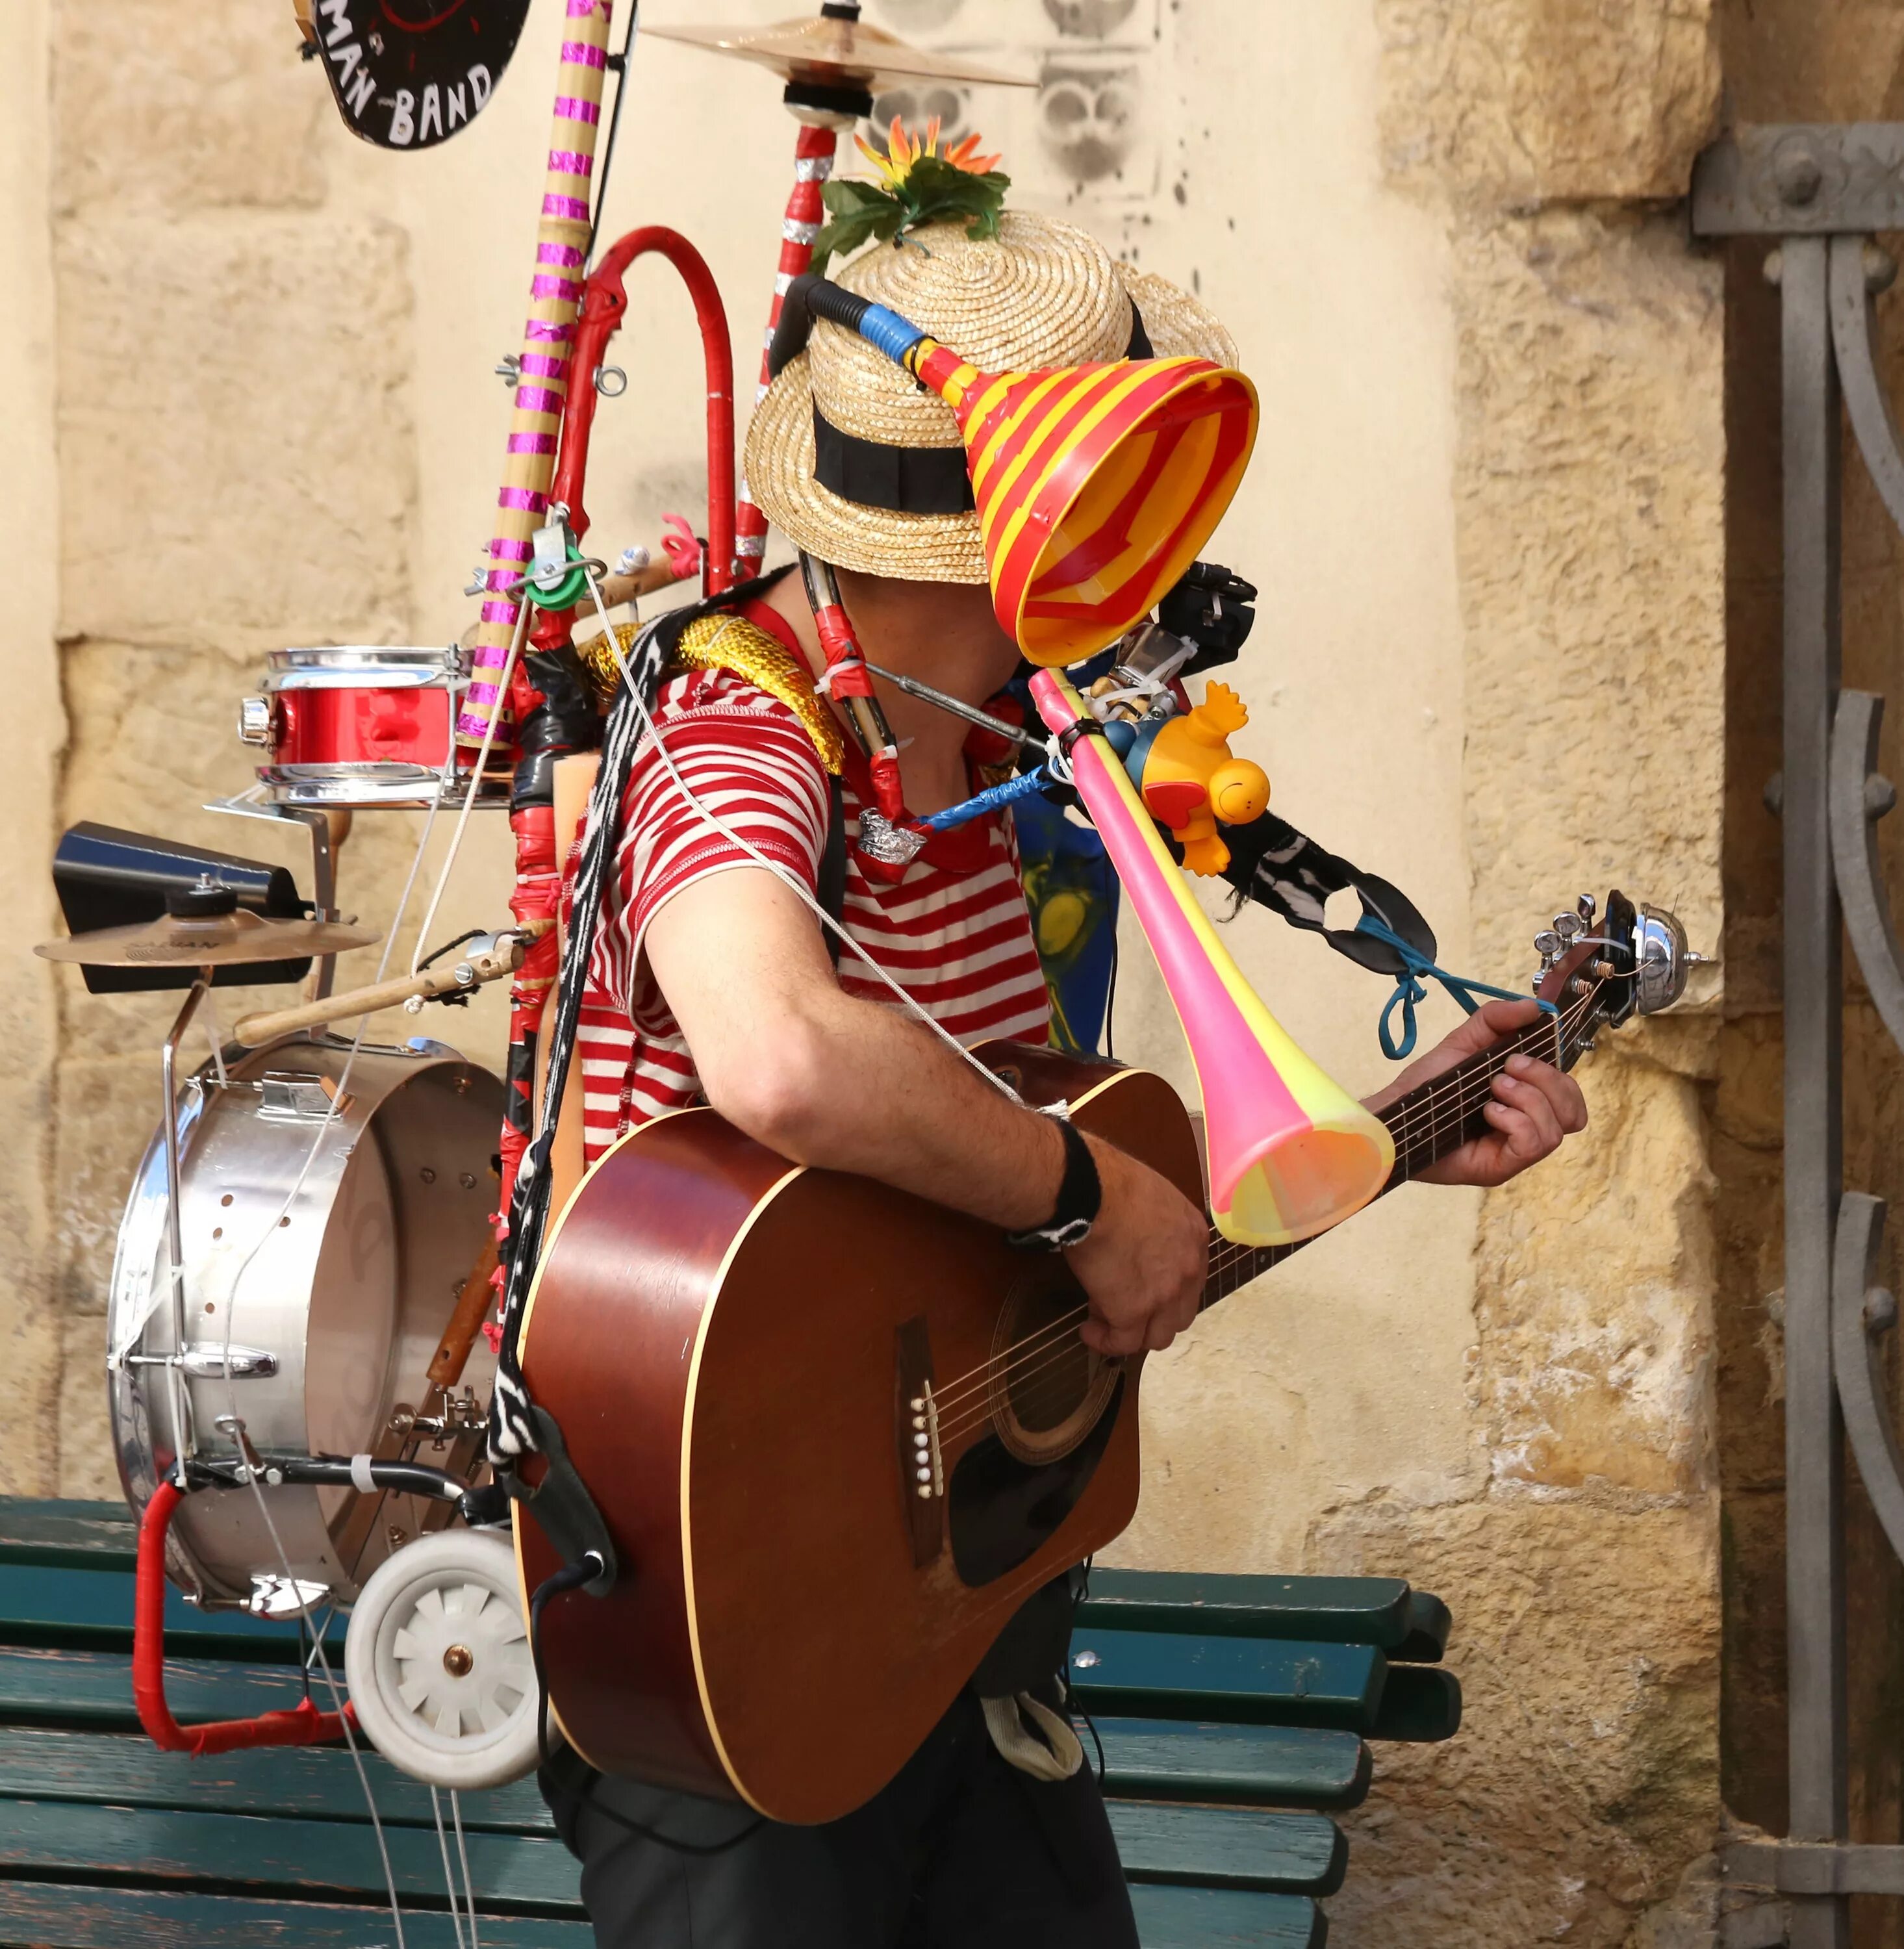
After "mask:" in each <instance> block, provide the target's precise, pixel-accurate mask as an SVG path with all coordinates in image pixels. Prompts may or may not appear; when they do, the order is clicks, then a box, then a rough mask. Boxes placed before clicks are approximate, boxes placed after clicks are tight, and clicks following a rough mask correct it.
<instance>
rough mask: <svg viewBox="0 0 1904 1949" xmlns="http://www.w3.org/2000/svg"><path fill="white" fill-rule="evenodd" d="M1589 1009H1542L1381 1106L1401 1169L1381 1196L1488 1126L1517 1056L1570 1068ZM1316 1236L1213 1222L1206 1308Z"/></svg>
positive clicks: (1205, 1286)
mask: <svg viewBox="0 0 1904 1949" xmlns="http://www.w3.org/2000/svg"><path fill="white" fill-rule="evenodd" d="M1585 1014H1586V1011H1585V1009H1583V1008H1581V1007H1579V1006H1574V1007H1570V1008H1569V1009H1567V1012H1566V1013H1565V1014H1564V1015H1541V1016H1540V1017H1539V1018H1538V1019H1536V1021H1532V1022H1530V1023H1529V1024H1527V1027H1525V1028H1524V1029H1521V1030H1519V1031H1518V1032H1517V1033H1516V1034H1514V1035H1512V1036H1511V1037H1509V1038H1508V1040H1506V1041H1505V1042H1503V1043H1496V1045H1495V1046H1494V1047H1493V1048H1492V1049H1483V1051H1482V1052H1481V1053H1480V1055H1471V1056H1470V1057H1469V1058H1468V1060H1467V1061H1466V1062H1464V1063H1462V1064H1461V1065H1459V1067H1458V1068H1454V1069H1451V1070H1449V1071H1446V1074H1443V1075H1440V1076H1437V1077H1431V1078H1430V1080H1428V1081H1427V1082H1426V1083H1418V1084H1417V1085H1416V1086H1415V1088H1414V1089H1412V1090H1410V1091H1409V1093H1408V1094H1407V1095H1406V1096H1400V1097H1397V1098H1396V1100H1395V1101H1394V1102H1393V1103H1390V1104H1389V1105H1387V1107H1386V1108H1384V1109H1382V1110H1381V1111H1378V1112H1377V1114H1378V1115H1379V1116H1380V1117H1381V1120H1382V1121H1383V1122H1384V1124H1387V1126H1388V1128H1389V1130H1390V1133H1391V1134H1392V1135H1393V1137H1394V1139H1395V1168H1394V1169H1393V1170H1392V1171H1390V1173H1389V1174H1388V1181H1387V1183H1385V1184H1384V1186H1382V1188H1381V1190H1380V1191H1378V1192H1377V1193H1376V1194H1375V1195H1376V1196H1377V1197H1378V1198H1385V1197H1386V1196H1387V1195H1388V1193H1389V1192H1391V1191H1393V1189H1395V1188H1396V1186H1397V1185H1400V1184H1405V1183H1408V1181H1409V1179H1410V1178H1411V1177H1418V1176H1419V1175H1420V1173H1421V1172H1423V1171H1424V1170H1427V1168H1428V1167H1429V1166H1430V1165H1431V1164H1439V1163H1440V1161H1441V1160H1442V1159H1443V1158H1445V1157H1446V1156H1448V1155H1449V1154H1450V1153H1451V1152H1455V1151H1458V1150H1459V1149H1461V1145H1463V1144H1464V1143H1468V1142H1471V1140H1472V1139H1474V1138H1476V1137H1477V1136H1480V1135H1481V1134H1482V1133H1483V1132H1484V1131H1485V1130H1487V1128H1488V1124H1487V1123H1486V1120H1485V1119H1484V1118H1483V1115H1482V1112H1483V1111H1484V1110H1485V1109H1486V1107H1487V1105H1488V1104H1489V1102H1491V1101H1492V1099H1493V1085H1494V1079H1495V1077H1497V1076H1499V1074H1501V1072H1502V1070H1503V1069H1505V1068H1506V1066H1507V1062H1508V1058H1509V1057H1510V1056H1511V1055H1532V1056H1537V1057H1539V1058H1540V1059H1541V1060H1542V1062H1551V1063H1553V1064H1555V1065H1556V1067H1558V1068H1561V1069H1570V1068H1572V1067H1573V1063H1574V1062H1575V1060H1576V1058H1577V1057H1578V1055H1579V1043H1578V1041H1577V1040H1576V1037H1577V1035H1578V1031H1579V1023H1580V1021H1581V1020H1582V1018H1583V1017H1584V1015H1585ZM1317 1236H1321V1235H1320V1234H1318V1235H1317ZM1309 1243H1311V1241H1310V1240H1309V1239H1297V1241H1296V1242H1295V1243H1294V1245H1236V1244H1234V1243H1232V1241H1230V1240H1229V1239H1225V1237H1224V1236H1223V1235H1222V1233H1220V1232H1219V1231H1218V1230H1217V1229H1216V1226H1214V1225H1213V1226H1211V1227H1210V1276H1209V1278H1208V1279H1207V1282H1206V1283H1205V1285H1204V1300H1203V1303H1204V1307H1212V1306H1214V1305H1215V1304H1216V1302H1217V1301H1219V1299H1227V1298H1228V1297H1229V1296H1230V1295H1231V1294H1232V1293H1233V1292H1235V1291H1236V1290H1237V1289H1238V1288H1239V1287H1241V1286H1245V1285H1248V1284H1249V1282H1250V1280H1252V1279H1259V1278H1260V1277H1261V1276H1263V1273H1266V1272H1268V1271H1269V1270H1270V1268H1271V1267H1272V1266H1279V1265H1281V1264H1282V1262H1283V1260H1285V1259H1287V1258H1288V1257H1291V1255H1292V1254H1294V1253H1297V1252H1300V1251H1301V1250H1302V1249H1303V1246H1305V1245H1308V1244H1309Z"/></svg>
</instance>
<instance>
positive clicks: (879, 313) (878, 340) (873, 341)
mask: <svg viewBox="0 0 1904 1949" xmlns="http://www.w3.org/2000/svg"><path fill="white" fill-rule="evenodd" d="M859 335H860V337H862V338H863V339H864V340H865V341H866V343H868V345H871V346H874V347H877V349H878V350H880V351H881V352H883V353H885V354H886V356H887V358H889V359H891V360H892V362H893V364H894V365H904V364H905V355H906V354H907V353H909V352H910V351H911V350H912V348H913V347H914V346H915V345H917V344H918V342H919V341H920V340H921V339H922V338H924V337H925V336H926V335H927V334H925V333H924V332H923V331H921V330H920V329H919V328H918V326H917V325H915V324H913V323H912V321H911V320H910V319H903V318H902V317H900V316H899V313H898V312H896V311H888V310H887V309H886V307H885V306H884V305H868V306H867V307H866V316H865V317H864V318H862V319H861V320H860V321H859Z"/></svg>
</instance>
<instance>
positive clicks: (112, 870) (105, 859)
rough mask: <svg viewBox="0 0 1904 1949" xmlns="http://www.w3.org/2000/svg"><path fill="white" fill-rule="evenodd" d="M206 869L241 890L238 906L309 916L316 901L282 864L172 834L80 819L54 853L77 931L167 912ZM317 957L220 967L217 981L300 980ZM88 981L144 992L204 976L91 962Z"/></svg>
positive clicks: (279, 915)
mask: <svg viewBox="0 0 1904 1949" xmlns="http://www.w3.org/2000/svg"><path fill="white" fill-rule="evenodd" d="M207 874H210V876H211V877H212V878H213V879H214V880H216V881H219V882H220V883H221V884H223V885H225V886H228V887H231V888H232V889H233V890H234V891H235V892H236V893H237V894H238V905H239V906H241V907H244V908H247V909H249V910H250V912H253V913H255V914H263V915H268V916H269V918H270V919H273V920H305V919H309V917H310V915H311V913H312V908H311V904H310V903H309V901H308V900H304V899H303V898H301V897H300V895H299V894H298V891H297V881H295V880H294V879H293V878H291V875H290V871H289V869H287V868H286V867H283V866H266V864H265V863H263V861H262V860H259V859H238V858H237V857H235V856H234V855H233V854H231V853H207V852H206V851H204V850H203V849H202V848H200V847H197V846H186V845H184V844H181V843H180V842H179V841H176V840H172V839H154V838H151V837H149V836H148V835H147V834H145V833H143V832H120V830H119V829H118V828H116V826H110V825H93V824H92V822H90V821H88V822H85V823H84V824H82V825H76V826H73V828H70V830H69V831H68V832H67V833H66V834H65V835H64V836H63V837H62V838H61V841H60V844H59V847H58V850H57V851H56V852H55V853H54V855H53V885H54V890H55V891H57V894H59V897H60V911H61V912H62V913H63V914H64V915H65V916H66V925H67V931H68V932H69V933H70V934H91V933H92V932H93V931H94V930H95V928H102V927H136V926H138V925H140V924H141V922H146V921H154V920H157V919H160V918H161V916H163V914H164V912H165V910H166V894H169V893H178V892H181V891H183V890H184V889H185V888H186V887H195V886H197V884H198V882H199V881H200V879H201V878H203V877H204V876H205V875H207ZM310 965H311V963H310V960H309V956H306V958H305V959H303V960H302V961H262V962H251V963H249V964H247V965H243V966H238V967H231V968H219V969H217V970H216V971H215V972H214V974H213V977H212V985H213V987H218V988H250V987H261V986H266V985H269V984H275V983H278V982H285V981H302V980H303V978H304V976H305V975H306V974H307V973H309V970H310ZM81 972H82V973H83V974H84V975H85V978H86V987H87V990H88V991H89V993H92V994H95V995H129V994H138V993H144V992H145V991H146V990H151V989H156V988H189V987H191V984H192V983H193V982H194V981H196V980H197V970H196V969H195V968H82V970H81Z"/></svg>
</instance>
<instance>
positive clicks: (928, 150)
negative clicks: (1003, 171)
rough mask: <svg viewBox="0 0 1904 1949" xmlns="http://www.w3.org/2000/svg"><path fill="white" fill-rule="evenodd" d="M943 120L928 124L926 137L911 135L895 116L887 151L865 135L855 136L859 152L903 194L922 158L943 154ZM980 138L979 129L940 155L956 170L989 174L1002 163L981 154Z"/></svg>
mask: <svg viewBox="0 0 1904 1949" xmlns="http://www.w3.org/2000/svg"><path fill="white" fill-rule="evenodd" d="M939 129H940V121H939V117H937V116H936V115H935V116H933V118H932V120H930V122H928V123H927V124H926V132H925V134H924V136H923V137H921V136H917V135H908V134H907V133H906V132H905V123H902V121H901V120H899V117H897V116H896V115H895V116H894V117H893V126H891V128H890V129H888V130H887V133H886V153H885V154H884V155H883V156H882V155H881V154H880V153H879V151H877V149H875V148H874V147H873V145H871V143H870V142H869V141H867V139H866V138H865V136H864V135H856V136H854V138H853V141H854V142H855V144H856V145H857V146H858V148H859V153H860V154H862V156H864V157H865V158H866V160H867V161H868V162H869V163H871V164H872V165H873V166H874V168H875V169H877V170H878V171H879V173H880V174H881V176H884V178H885V179H886V182H887V187H888V188H890V189H891V190H892V191H893V193H894V194H896V195H899V194H904V192H905V186H906V181H907V179H908V178H909V176H911V175H912V171H913V168H914V166H915V164H917V163H918V162H919V160H921V157H926V156H934V157H936V156H938V155H939ZM978 145H979V138H978V135H977V132H974V133H973V134H971V135H968V136H966V137H965V138H964V140H963V141H959V142H957V143H955V144H954V145H953V146H952V148H949V149H948V150H947V151H946V153H945V154H944V155H943V157H940V160H941V161H943V162H946V163H950V164H951V165H952V167H953V168H954V169H962V170H963V171H964V173H966V174H967V175H968V176H987V175H989V174H990V173H991V172H992V170H993V169H995V168H996V167H997V166H998V164H999V157H996V156H981V155H980V154H979V153H978Z"/></svg>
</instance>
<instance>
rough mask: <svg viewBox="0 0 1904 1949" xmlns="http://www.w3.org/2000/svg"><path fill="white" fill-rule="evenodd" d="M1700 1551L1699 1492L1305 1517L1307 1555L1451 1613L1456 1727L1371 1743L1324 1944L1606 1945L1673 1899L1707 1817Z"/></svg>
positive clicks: (1707, 1510) (1709, 1727) (1713, 1710)
mask: <svg viewBox="0 0 1904 1949" xmlns="http://www.w3.org/2000/svg"><path fill="white" fill-rule="evenodd" d="M1713 1559H1714V1528H1713V1507H1712V1505H1711V1502H1710V1498H1707V1497H1695V1498H1694V1499H1692V1500H1689V1501H1688V1502H1687V1503H1683V1504H1681V1505H1678V1506H1667V1507H1658V1508H1654V1509H1648V1510H1645V1511H1638V1512H1620V1511H1617V1510H1615V1509H1611V1508H1609V1507H1607V1506H1604V1505H1600V1504H1596V1503H1594V1502H1592V1501H1589V1500H1585V1499H1581V1498H1575V1497H1567V1498H1565V1499H1564V1500H1553V1499H1544V1500H1539V1501H1535V1500H1531V1499H1528V1500H1523V1499H1520V1498H1518V1497H1516V1498H1512V1499H1503V1498H1502V1497H1500V1496H1499V1495H1496V1496H1494V1497H1489V1498H1488V1499H1487V1500H1485V1501H1483V1502H1479V1503H1471V1504H1468V1505H1466V1506H1463V1507H1461V1508H1460V1509H1453V1510H1438V1511H1434V1512H1427V1513H1424V1512H1405V1511H1400V1510H1396V1509H1390V1508H1370V1509H1356V1510H1350V1511H1346V1512H1343V1513H1342V1514H1341V1515H1337V1516H1336V1517H1334V1518H1331V1519H1329V1520H1328V1521H1327V1522H1325V1523H1324V1524H1322V1525H1320V1526H1319V1528H1318V1531H1317V1533H1316V1535H1315V1544H1314V1549H1313V1552H1312V1559H1311V1567H1312V1568H1315V1569H1317V1570H1322V1571H1333V1572H1337V1573H1340V1574H1363V1575H1385V1576H1405V1577H1407V1578H1409V1579H1410V1580H1411V1581H1413V1582H1414V1583H1415V1584H1416V1585H1417V1587H1419V1588H1421V1589H1424V1590H1433V1592H1435V1593H1436V1594H1437V1596H1441V1597H1443V1598H1444V1599H1446V1601H1447V1602H1449V1604H1450V1605H1451V1606H1452V1609H1453V1611H1454V1615H1455V1636H1454V1639H1453V1641H1452V1643H1451V1644H1450V1646H1449V1665H1451V1667H1452V1668H1453V1669H1454V1670H1455V1671H1456V1672H1457V1673H1458V1674H1459V1675H1460V1677H1461V1689H1462V1692H1463V1694H1464V1716H1463V1720H1462V1725H1461V1733H1460V1736H1458V1738H1456V1739H1453V1740H1451V1741H1449V1742H1448V1743H1447V1744H1446V1745H1440V1746H1417V1747H1409V1746H1400V1747H1396V1746H1390V1747H1384V1748H1383V1749H1382V1750H1381V1761H1380V1773H1381V1789H1380V1792H1379V1793H1378V1795H1377V1797H1376V1798H1375V1799H1374V1801H1371V1803H1370V1805H1369V1807H1368V1809H1366V1810H1365V1811H1363V1812H1362V1813H1359V1814H1354V1815H1351V1816H1350V1817H1348V1823H1347V1824H1348V1825H1349V1826H1350V1829H1351V1834H1350V1860H1351V1861H1353V1862H1355V1863H1356V1864H1358V1865H1357V1868H1356V1871H1355V1872H1353V1873H1351V1874H1350V1877H1349V1879H1348V1882H1347V1884H1346V1886H1345V1887H1344V1888H1343V1891H1342V1892H1341V1893H1340V1895H1337V1896H1335V1897H1334V1898H1333V1899H1332V1900H1331V1902H1330V1904H1329V1912H1330V1922H1331V1929H1330V1937H1331V1941H1337V1940H1340V1941H1343V1942H1345V1943H1347V1944H1355V1945H1357V1949H1374V1945H1376V1944H1390V1943H1393V1942H1396V1941H1412V1942H1436V1943H1443V1942H1445V1943H1449V1944H1454V1943H1459V1944H1461V1945H1462V1949H1525V1945H1526V1944H1529V1943H1531V1942H1536V1941H1567V1942H1568V1943H1570V1944H1581V1945H1584V1949H1616V1945H1619V1944H1625V1943H1626V1942H1629V1941H1631V1940H1632V1935H1631V1934H1630V1932H1632V1930H1633V1929H1635V1926H1637V1925H1639V1924H1641V1923H1642V1922H1643V1921H1644V1919H1645V1916H1646V1915H1647V1913H1648V1911H1649V1910H1653V1909H1654V1908H1656V1907H1663V1908H1664V1909H1666V1910H1668V1911H1669V1912H1671V1911H1672V1910H1675V1909H1679V1908H1681V1907H1682V1905H1683V1904H1685V1902H1686V1901H1687V1899H1688V1897H1687V1895H1686V1893H1685V1890H1684V1889H1682V1886H1681V1882H1682V1876H1685V1873H1686V1872H1687V1868H1688V1864H1690V1863H1694V1862H1696V1861H1697V1860H1700V1859H1701V1857H1704V1856H1705V1855H1707V1854H1709V1853H1710V1851H1711V1849H1712V1847H1713V1842H1714V1839H1715V1837H1716V1827H1717V1823H1718V1817H1719V1809H1718V1799H1717V1794H1716V1785H1717V1778H1716V1776H1717V1766H1718V1739H1717V1713H1718V1702H1719V1701H1718V1678H1719V1638H1718V1633H1719V1608H1718V1593H1717V1565H1716V1562H1715V1561H1714V1560H1713ZM1642 1939H1643V1938H1642ZM1666 1939H1668V1940H1670V1939H1671V1938H1670V1937H1668V1938H1666ZM1695 1939H1696V1938H1695Z"/></svg>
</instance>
